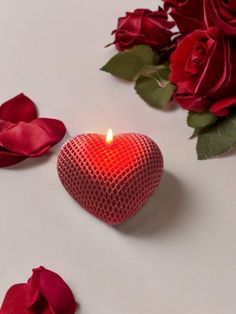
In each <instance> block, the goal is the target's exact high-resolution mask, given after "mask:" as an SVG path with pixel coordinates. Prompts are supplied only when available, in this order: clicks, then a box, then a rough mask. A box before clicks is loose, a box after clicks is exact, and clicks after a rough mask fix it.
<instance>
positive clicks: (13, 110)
mask: <svg viewBox="0 0 236 314" xmlns="http://www.w3.org/2000/svg"><path fill="white" fill-rule="evenodd" d="M36 118H37V111H36V108H35V104H34V103H33V101H32V100H31V99H29V98H28V97H27V96H25V95H24V94H23V93H22V94H19V95H17V96H16V97H14V98H12V99H10V100H8V101H6V102H5V103H3V104H2V106H1V107H0V119H2V120H5V121H10V122H13V123H17V122H20V121H24V122H30V121H32V120H34V119H36Z"/></svg>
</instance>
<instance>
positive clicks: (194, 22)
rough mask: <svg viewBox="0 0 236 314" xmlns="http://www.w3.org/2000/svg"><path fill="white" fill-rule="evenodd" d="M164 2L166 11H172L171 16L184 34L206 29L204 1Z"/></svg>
mask: <svg viewBox="0 0 236 314" xmlns="http://www.w3.org/2000/svg"><path fill="white" fill-rule="evenodd" d="M164 2H165V4H164V7H165V10H167V11H169V10H170V15H171V16H172V17H173V19H174V20H175V22H176V24H177V26H178V28H179V30H180V32H181V33H182V34H188V33H191V32H193V31H194V30H196V29H204V28H205V24H204V14H203V0H164Z"/></svg>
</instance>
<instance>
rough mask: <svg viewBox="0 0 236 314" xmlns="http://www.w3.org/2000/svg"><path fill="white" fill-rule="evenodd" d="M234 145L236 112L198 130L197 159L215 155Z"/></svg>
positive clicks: (235, 142)
mask: <svg viewBox="0 0 236 314" xmlns="http://www.w3.org/2000/svg"><path fill="white" fill-rule="evenodd" d="M234 145H236V113H232V114H231V115H230V116H228V117H226V118H225V119H223V120H221V121H219V122H218V123H215V124H213V125H211V126H209V127H207V128H204V129H203V130H201V131H200V133H199V135H198V142H197V155H198V159H199V160H204V159H209V158H213V157H216V156H218V155H220V154H223V153H225V152H227V151H228V150H229V149H231V148H232V147H233V146H234Z"/></svg>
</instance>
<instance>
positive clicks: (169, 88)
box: [135, 74, 175, 109]
mask: <svg viewBox="0 0 236 314" xmlns="http://www.w3.org/2000/svg"><path fill="white" fill-rule="evenodd" d="M135 90H136V92H137V94H138V95H139V96H140V97H141V98H142V99H143V100H144V101H146V102H147V103H148V104H149V105H150V106H152V107H155V108H159V109H163V108H164V107H165V105H166V104H167V103H168V102H169V101H170V99H171V97H172V95H173V93H174V90H175V86H174V85H172V84H171V83H170V82H169V81H164V80H162V79H160V76H159V75H157V74H156V75H153V76H150V77H144V76H140V77H139V79H138V80H137V81H136V84H135Z"/></svg>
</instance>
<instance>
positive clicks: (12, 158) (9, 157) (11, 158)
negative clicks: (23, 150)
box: [0, 149, 28, 168]
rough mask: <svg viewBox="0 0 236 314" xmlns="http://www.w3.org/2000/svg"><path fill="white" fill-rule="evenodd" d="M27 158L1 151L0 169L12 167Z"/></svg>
mask: <svg viewBox="0 0 236 314" xmlns="http://www.w3.org/2000/svg"><path fill="white" fill-rule="evenodd" d="M26 158H28V157H26V156H22V155H19V154H17V153H13V152H9V151H5V150H3V151H2V150H1V149H0V167H1V168H3V167H10V166H13V165H15V164H18V163H19V162H21V161H23V160H25V159H26Z"/></svg>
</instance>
